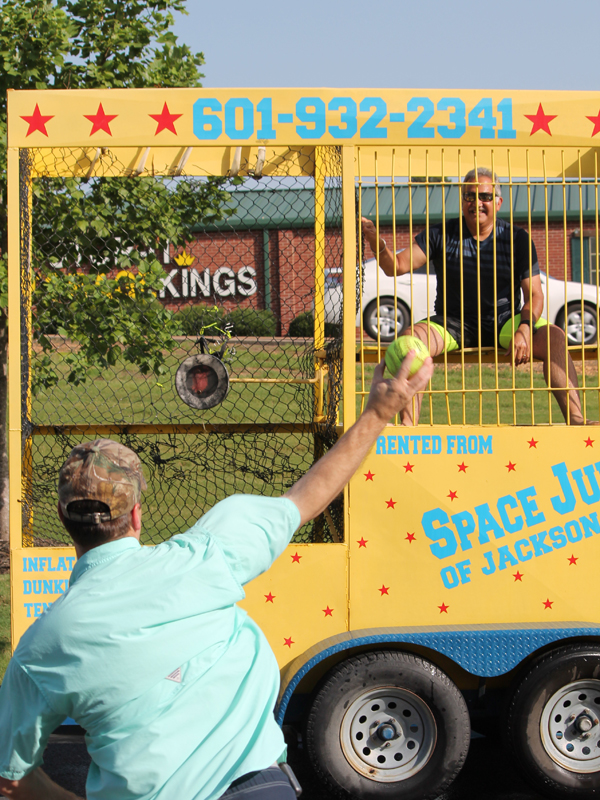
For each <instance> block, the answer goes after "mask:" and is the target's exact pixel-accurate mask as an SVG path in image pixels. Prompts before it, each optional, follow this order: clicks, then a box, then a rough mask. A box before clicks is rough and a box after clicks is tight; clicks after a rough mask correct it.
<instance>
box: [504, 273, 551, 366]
mask: <svg viewBox="0 0 600 800" xmlns="http://www.w3.org/2000/svg"><path fill="white" fill-rule="evenodd" d="M521 289H522V290H523V300H524V303H523V308H522V309H521V324H520V325H519V327H518V328H517V330H516V331H515V334H514V336H513V341H512V342H511V343H510V344H509V346H508V349H507V351H506V353H507V355H511V354H512V351H513V346H514V350H515V366H516V367H518V366H519V364H526V363H527V362H528V361H529V352H530V350H531V339H532V338H533V328H532V325H534V324H535V323H536V322H537V321H538V319H539V318H540V317H541V316H542V310H543V308H544V290H543V289H542V280H541V278H540V276H539V275H534V276H533V277H532V278H531V280H530V279H529V278H527V279H525V280H523V281H521Z"/></svg>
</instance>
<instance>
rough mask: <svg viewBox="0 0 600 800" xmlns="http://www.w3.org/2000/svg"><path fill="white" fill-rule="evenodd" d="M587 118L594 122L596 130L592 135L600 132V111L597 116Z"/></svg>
mask: <svg viewBox="0 0 600 800" xmlns="http://www.w3.org/2000/svg"><path fill="white" fill-rule="evenodd" d="M587 119H589V121H590V122H593V123H594V132H593V133H592V136H595V135H596V134H597V133H600V111H598V116H597V117H587Z"/></svg>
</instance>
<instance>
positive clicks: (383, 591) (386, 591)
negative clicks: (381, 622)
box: [379, 583, 390, 597]
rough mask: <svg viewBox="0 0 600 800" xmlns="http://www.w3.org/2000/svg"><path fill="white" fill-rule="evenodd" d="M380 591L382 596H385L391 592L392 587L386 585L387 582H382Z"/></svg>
mask: <svg viewBox="0 0 600 800" xmlns="http://www.w3.org/2000/svg"><path fill="white" fill-rule="evenodd" d="M379 591H380V592H381V596H382V597H383V595H384V594H389V593H390V587H389V586H386V585H385V584H383V583H382V584H381V589H380V590H379Z"/></svg>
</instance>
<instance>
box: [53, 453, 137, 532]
mask: <svg viewBox="0 0 600 800" xmlns="http://www.w3.org/2000/svg"><path fill="white" fill-rule="evenodd" d="M146 488H147V487H146V481H145V480H144V475H143V473H142V465H141V463H140V460H139V458H138V457H137V455H136V454H135V453H134V452H133V450H130V449H129V448H128V447H125V445H122V444H119V442H113V441H112V440H111V439H96V440H95V441H94V442H84V443H83V444H78V445H77V447H74V448H73V450H71V453H70V455H69V457H68V458H67V460H66V461H65V463H64V464H63V465H62V467H61V470H60V472H59V474H58V500H59V502H60V507H61V509H62V512H63V514H64V515H65V517H66V518H67V519H72V520H74V521H76V522H95V523H97V522H106V521H108V520H110V519H117V518H118V517H122V516H123V515H124V514H128V513H129V512H130V511H131V509H132V508H133V507H134V505H135V504H136V503H139V501H140V495H141V492H142V491H143V490H144V489H146ZM78 500H99V501H100V502H102V503H105V504H106V505H107V506H108V508H109V509H110V513H109V512H104V513H102V512H100V513H90V514H81V513H78V512H75V511H74V510H71V511H69V505H70V504H71V503H73V502H75V501H78Z"/></svg>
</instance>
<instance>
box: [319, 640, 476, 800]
mask: <svg viewBox="0 0 600 800" xmlns="http://www.w3.org/2000/svg"><path fill="white" fill-rule="evenodd" d="M469 741H470V724H469V714H468V711H467V707H466V704H465V701H464V698H463V696H462V694H461V692H460V691H459V690H458V688H457V687H456V686H455V684H454V683H453V682H452V681H451V680H450V678H449V677H448V676H447V675H446V674H445V673H444V672H442V671H441V670H440V669H438V667H436V666H435V664H432V663H431V662H429V661H426V660H425V659H423V658H420V657H417V656H414V655H412V654H410V653H403V652H396V651H378V652H371V653H363V654H361V655H358V656H354V657H352V658H349V659H348V660H347V661H343V662H342V663H341V664H338V665H337V666H336V667H334V668H333V669H332V671H331V672H330V673H329V675H328V676H327V677H326V678H325V680H324V682H323V683H322V684H321V686H320V688H319V689H318V691H317V693H316V695H315V697H314V699H313V702H312V705H311V708H310V711H309V714H308V718H307V725H306V731H305V742H306V747H307V751H308V755H309V758H310V761H311V763H312V766H313V768H314V770H315V772H316V773H317V776H318V777H319V779H320V780H321V781H322V782H324V783H325V784H326V785H327V786H328V788H329V789H330V790H332V791H333V792H334V793H335V794H337V795H338V796H342V797H347V796H348V795H351V796H352V797H354V798H360V800H382V798H397V797H402V800H427V798H434V797H438V796H439V795H440V794H441V793H442V792H443V791H444V789H445V788H446V787H448V786H449V785H450V784H451V783H452V781H453V780H454V779H455V778H456V776H457V775H458V773H459V772H460V770H461V768H462V766H463V764H464V761H465V758H466V756H467V752H468V749H469Z"/></svg>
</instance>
